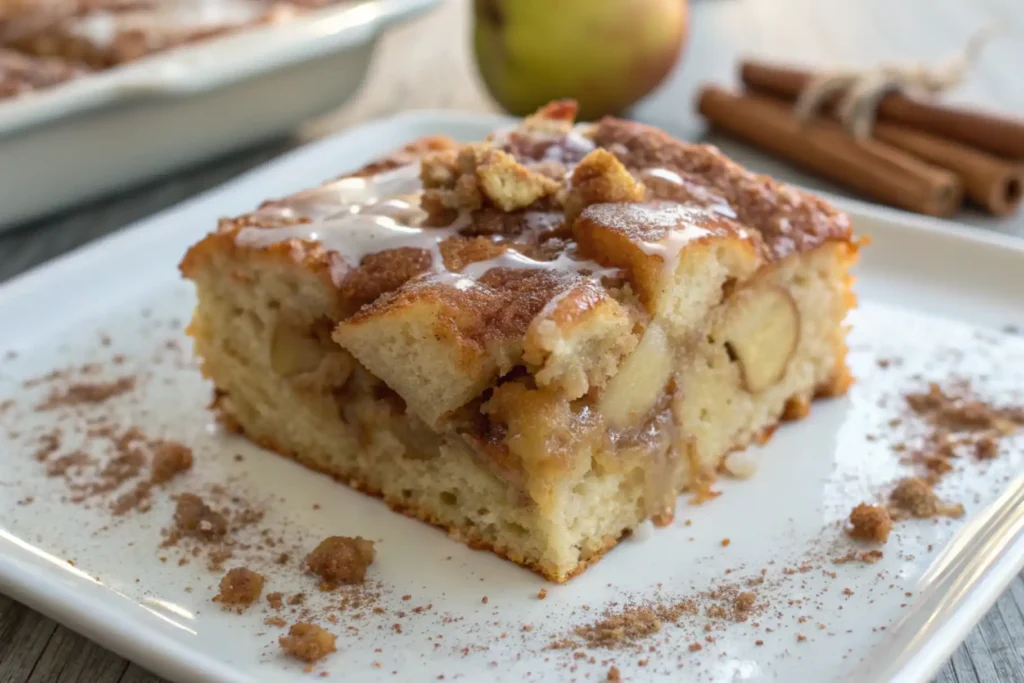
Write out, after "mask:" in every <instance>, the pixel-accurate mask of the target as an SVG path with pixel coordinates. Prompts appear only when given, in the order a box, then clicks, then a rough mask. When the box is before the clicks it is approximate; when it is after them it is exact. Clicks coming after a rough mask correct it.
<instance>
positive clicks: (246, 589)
mask: <svg viewBox="0 0 1024 683" xmlns="http://www.w3.org/2000/svg"><path fill="white" fill-rule="evenodd" d="M263 582H264V579H263V575H262V574H259V573H257V572H254V571H252V570H251V569H249V568H248V567H235V568H234V569H231V570H229V571H228V573H227V574H225V575H224V578H222V579H221V580H220V592H219V593H218V594H217V595H215V596H214V598H213V601H214V602H220V603H223V604H225V605H250V604H252V603H254V602H256V601H257V600H259V599H260V595H261V594H262V593H263Z"/></svg>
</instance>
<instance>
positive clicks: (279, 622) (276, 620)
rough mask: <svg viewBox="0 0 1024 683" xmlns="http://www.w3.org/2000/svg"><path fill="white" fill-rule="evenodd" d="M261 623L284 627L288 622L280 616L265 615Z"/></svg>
mask: <svg viewBox="0 0 1024 683" xmlns="http://www.w3.org/2000/svg"><path fill="white" fill-rule="evenodd" d="M263 623H264V624H265V625H267V626H275V627H277V628H284V627H285V626H287V625H288V622H287V621H285V620H284V619H282V618H281V617H267V618H266V619H264V620H263Z"/></svg>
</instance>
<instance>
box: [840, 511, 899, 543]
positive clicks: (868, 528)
mask: <svg viewBox="0 0 1024 683" xmlns="http://www.w3.org/2000/svg"><path fill="white" fill-rule="evenodd" d="M890 531H892V518H891V517H890V516H889V511H888V510H886V509H885V508H883V507H879V506H877V505H868V504H867V503H861V504H860V505H858V506H857V507H855V508H853V510H851V511H850V529H849V531H848V533H849V534H850V536H852V537H853V538H857V539H860V540H864V541H877V542H879V543H885V542H886V541H887V540H889V532H890Z"/></svg>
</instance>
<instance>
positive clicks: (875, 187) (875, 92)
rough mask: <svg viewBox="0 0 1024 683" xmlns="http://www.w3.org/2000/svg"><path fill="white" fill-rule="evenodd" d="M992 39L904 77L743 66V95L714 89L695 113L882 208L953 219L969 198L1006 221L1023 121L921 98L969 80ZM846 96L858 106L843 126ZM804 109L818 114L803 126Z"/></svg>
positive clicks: (1023, 183)
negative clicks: (880, 204) (839, 184)
mask: <svg viewBox="0 0 1024 683" xmlns="http://www.w3.org/2000/svg"><path fill="white" fill-rule="evenodd" d="M989 37H991V32H990V30H989V29H986V31H984V32H981V33H978V34H977V35H976V36H975V37H974V38H973V39H972V40H971V42H970V43H968V45H967V47H966V48H965V49H964V50H963V51H962V52H961V53H960V54H958V55H957V56H955V57H954V58H952V59H950V60H948V61H947V62H945V63H944V64H942V65H940V66H938V67H937V68H934V69H925V68H923V67H921V66H920V65H915V66H913V67H912V68H910V67H902V69H903V70H902V71H900V72H899V73H896V70H895V69H892V68H890V67H883V68H882V69H878V70H873V71H872V72H871V73H870V74H867V73H866V72H862V73H860V74H853V73H850V72H844V73H842V74H837V72H825V73H816V72H812V71H807V70H801V69H794V68H789V67H783V66H777V65H772V64H765V63H762V62H758V61H745V62H743V63H742V64H741V67H740V79H741V81H742V83H743V86H744V91H743V92H740V93H734V92H730V91H729V90H726V89H724V88H721V87H717V86H707V87H705V88H703V89H702V90H701V92H700V93H699V97H698V105H697V106H698V109H699V111H700V113H701V114H702V115H703V116H704V117H705V118H706V119H707V120H708V121H709V123H711V124H712V125H713V126H714V127H716V128H719V129H721V130H722V131H724V132H726V133H729V134H731V135H733V136H735V137H737V138H740V139H742V140H745V141H746V142H749V143H752V144H754V145H755V146H757V147H759V148H761V149H763V150H766V151H768V152H771V153H773V154H775V155H777V156H779V157H782V158H784V159H786V160H788V161H791V162H793V163H796V164H798V165H800V166H803V167H804V168H806V169H808V170H810V171H813V172H815V173H817V174H819V175H821V176H824V177H827V178H829V179H831V180H834V181H837V182H839V183H841V184H844V185H846V186H847V187H850V188H852V189H854V190H857V191H859V192H861V193H863V194H865V195H867V196H868V197H870V198H871V199H874V200H876V201H879V202H883V203H886V204H890V205H892V206H897V207H900V208H903V209H908V210H911V211H915V212H918V213H924V214H929V215H934V216H951V215H953V214H955V213H956V212H957V211H958V210H959V209H960V207H961V206H962V204H963V200H964V197H965V196H966V197H967V198H968V199H969V200H970V201H971V202H972V203H973V204H976V205H977V206H979V207H981V208H982V209H984V210H985V211H987V212H989V213H992V214H994V215H1005V214H1008V213H1011V212H1012V211H1014V210H1015V209H1017V207H1018V206H1019V205H1020V203H1021V199H1022V197H1024V120H1020V119H1015V118H1011V117H1005V116H999V115H994V114H988V113H984V112H980V111H976V110H972V109H966V108H958V107H952V106H944V105H941V104H939V103H936V102H934V101H932V100H929V99H925V98H922V97H919V96H918V95H917V94H915V93H921V94H929V93H930V94H935V93H938V92H942V91H944V90H945V89H947V88H949V87H951V86H952V85H954V84H955V83H956V82H959V81H960V80H962V79H963V78H964V77H965V75H966V73H967V71H968V70H969V67H970V66H971V64H972V62H973V61H974V60H975V57H976V55H977V53H978V51H979V49H980V48H981V46H982V44H983V43H984V41H985V40H987V39H988V38H989ZM840 81H842V83H843V84H845V85H847V86H848V87H847V89H846V90H845V91H841V89H840V88H839V85H840ZM849 86H852V87H849ZM897 86H899V87H897ZM911 86H913V87H911ZM844 92H845V93H846V95H845V99H846V100H847V102H850V103H851V104H849V105H848V106H849V108H850V113H849V114H848V115H847V118H846V120H845V123H844V121H843V119H842V117H843V115H844V113H843V112H844V110H843V104H842V102H843V100H844V95H843V93H844ZM801 97H803V98H804V99H803V100H802V103H801ZM862 107H863V108H864V109H861V108H862ZM854 110H856V111H854ZM864 110H866V111H867V112H868V113H867V114H863V113H861V112H862V111H864ZM804 112H812V113H815V114H818V113H820V114H821V115H817V116H813V117H811V118H809V119H804V118H803V116H805V114H804ZM851 128H853V130H854V131H855V132H851ZM865 129H866V132H865Z"/></svg>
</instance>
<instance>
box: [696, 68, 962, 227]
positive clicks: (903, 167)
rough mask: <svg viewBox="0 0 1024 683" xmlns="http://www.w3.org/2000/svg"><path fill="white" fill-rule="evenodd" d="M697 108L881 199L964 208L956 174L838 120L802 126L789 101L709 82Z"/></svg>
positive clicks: (950, 210) (942, 210)
mask: <svg viewBox="0 0 1024 683" xmlns="http://www.w3.org/2000/svg"><path fill="white" fill-rule="evenodd" d="M697 106H698V110H699V111H700V113H701V114H702V115H703V116H704V117H705V118H707V119H708V121H709V122H710V123H711V124H712V125H714V126H716V127H718V128H720V129H722V130H724V131H726V132H728V133H731V134H732V135H735V136H736V137H739V138H742V139H744V140H746V141H748V142H750V143H753V144H754V145H757V146H758V147H760V148H762V149H765V150H767V151H769V152H772V153H774V154H776V155H778V156H780V157H782V158H784V159H787V160H789V161H791V162H793V163H796V164H799V165H801V166H803V167H805V168H807V169H809V170H811V171H813V172H815V173H817V174H819V175H822V176H825V177H827V178H830V179H832V180H834V181H836V182H839V183H841V184H843V185H846V186H848V187H851V188H853V189H855V190H858V191H860V192H862V193H864V194H865V195H867V196H869V197H871V198H872V199H875V200H877V201H880V202H883V203H886V204H890V205H892V206H897V207H900V208H903V209H908V210H910V211H916V212H918V213H924V214H928V215H932V216H951V215H953V214H954V213H956V211H957V210H958V209H959V208H960V203H961V200H962V197H963V186H962V184H961V182H960V179H959V178H958V177H957V176H956V175H954V174H953V173H950V172H949V171H946V170H943V169H940V168H936V167H934V166H932V165H930V164H928V163H926V162H924V161H921V160H919V159H917V158H915V157H913V156H910V155H909V154H906V153H905V152H902V151H900V150H897V149H895V148H893V147H892V146H890V145H887V144H885V143H882V142H879V141H877V140H867V141H863V142H860V141H857V140H854V139H853V138H852V137H851V136H850V135H849V134H847V133H846V131H845V130H843V128H842V126H840V125H839V124H838V123H836V122H834V121H830V120H816V121H812V122H810V123H806V124H802V123H800V122H799V121H797V120H796V117H795V115H794V114H793V111H792V107H790V106H789V105H788V104H787V103H786V102H781V101H779V100H775V99H772V98H768V97H763V96H759V95H752V94H735V93H731V92H729V91H727V90H724V89H723V88H719V87H716V86H708V87H705V88H703V89H702V90H701V92H700V93H699V95H698V105H697Z"/></svg>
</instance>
